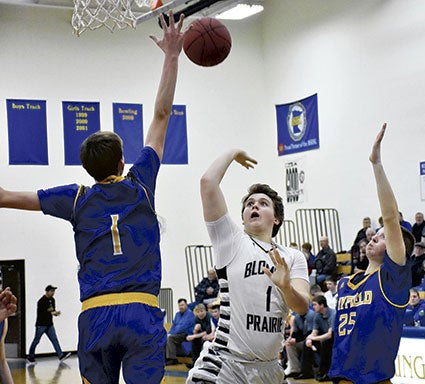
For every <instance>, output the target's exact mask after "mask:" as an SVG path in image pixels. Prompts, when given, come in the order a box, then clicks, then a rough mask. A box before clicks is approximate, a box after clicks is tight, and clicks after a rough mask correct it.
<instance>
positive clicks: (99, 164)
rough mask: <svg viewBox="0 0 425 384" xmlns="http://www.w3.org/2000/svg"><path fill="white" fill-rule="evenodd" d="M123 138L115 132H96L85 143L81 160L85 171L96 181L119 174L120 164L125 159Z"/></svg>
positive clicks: (81, 150) (81, 152) (81, 151)
mask: <svg viewBox="0 0 425 384" xmlns="http://www.w3.org/2000/svg"><path fill="white" fill-rule="evenodd" d="M122 153H123V151H122V141H121V138H120V137H119V136H118V135H117V134H116V133H114V132H107V131H103V132H100V131H99V132H96V133H93V134H92V135H90V136H89V137H88V138H87V139H85V140H84V141H83V143H82V144H81V147H80V159H81V163H82V164H83V167H84V169H85V170H86V171H87V172H88V173H89V175H90V176H92V177H93V178H94V179H95V180H96V181H101V180H104V179H106V178H107V177H108V176H111V175H117V174H118V163H119V161H120V160H121V159H122V158H123V155H122Z"/></svg>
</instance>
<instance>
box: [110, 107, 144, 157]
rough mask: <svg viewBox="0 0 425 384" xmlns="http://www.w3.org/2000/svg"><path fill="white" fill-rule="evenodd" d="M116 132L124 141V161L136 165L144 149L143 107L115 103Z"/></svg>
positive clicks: (113, 109) (113, 108)
mask: <svg viewBox="0 0 425 384" xmlns="http://www.w3.org/2000/svg"><path fill="white" fill-rule="evenodd" d="M112 112H113V116H114V132H115V133H116V134H117V135H118V136H120V137H121V139H122V141H123V150H124V160H125V162H126V164H134V162H135V161H136V160H137V158H138V157H139V156H140V151H141V149H142V148H143V106H142V105H141V104H121V103H113V104H112Z"/></svg>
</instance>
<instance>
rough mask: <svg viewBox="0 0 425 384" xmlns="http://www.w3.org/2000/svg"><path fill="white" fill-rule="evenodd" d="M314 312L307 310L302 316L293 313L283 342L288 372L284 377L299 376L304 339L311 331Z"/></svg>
mask: <svg viewBox="0 0 425 384" xmlns="http://www.w3.org/2000/svg"><path fill="white" fill-rule="evenodd" d="M314 317H315V312H314V311H313V310H312V309H308V311H307V313H306V314H304V315H299V314H297V313H295V312H294V316H293V318H292V321H291V327H290V331H289V337H288V338H287V339H286V340H285V350H286V355H287V357H288V363H289V370H290V371H289V372H288V374H286V377H295V376H298V375H300V374H301V362H302V352H303V346H304V342H305V339H306V338H307V336H308V335H310V333H311V332H312V331H313V320H314Z"/></svg>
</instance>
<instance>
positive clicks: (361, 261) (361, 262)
mask: <svg viewBox="0 0 425 384" xmlns="http://www.w3.org/2000/svg"><path fill="white" fill-rule="evenodd" d="M366 247H367V241H366V240H365V239H363V240H360V242H359V255H358V259H357V261H356V263H355V265H354V272H357V271H366V269H367V267H368V265H369V259H368V258H367V257H366Z"/></svg>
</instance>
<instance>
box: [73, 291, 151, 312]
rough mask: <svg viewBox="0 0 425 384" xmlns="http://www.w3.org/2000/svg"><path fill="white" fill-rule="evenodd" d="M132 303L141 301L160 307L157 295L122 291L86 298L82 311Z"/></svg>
mask: <svg viewBox="0 0 425 384" xmlns="http://www.w3.org/2000/svg"><path fill="white" fill-rule="evenodd" d="M131 303H141V304H146V305H149V306H150V307H157V308H158V298H157V297H156V296H155V295H152V294H150V293H144V292H122V293H108V294H106V295H100V296H95V297H91V298H90V299H87V300H84V301H83V303H82V308H81V311H82V312H84V311H87V310H88V309H92V308H98V307H107V306H111V305H122V304H131Z"/></svg>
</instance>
